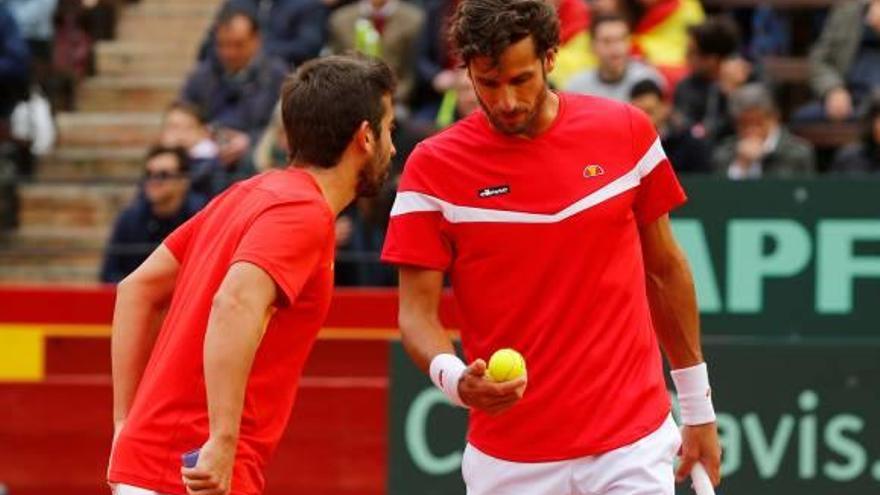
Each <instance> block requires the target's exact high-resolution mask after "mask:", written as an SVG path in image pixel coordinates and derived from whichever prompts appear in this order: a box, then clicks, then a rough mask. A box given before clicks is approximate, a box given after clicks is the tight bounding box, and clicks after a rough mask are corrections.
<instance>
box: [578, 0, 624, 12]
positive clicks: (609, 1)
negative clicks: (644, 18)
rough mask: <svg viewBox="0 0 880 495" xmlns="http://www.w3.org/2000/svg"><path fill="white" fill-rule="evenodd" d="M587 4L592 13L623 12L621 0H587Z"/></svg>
mask: <svg viewBox="0 0 880 495" xmlns="http://www.w3.org/2000/svg"><path fill="white" fill-rule="evenodd" d="M587 5H589V7H590V12H592V14H593V15H601V14H623V13H624V9H623V6H622V5H621V0H589V1H588V2H587Z"/></svg>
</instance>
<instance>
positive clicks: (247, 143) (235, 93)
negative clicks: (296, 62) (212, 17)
mask: <svg viewBox="0 0 880 495" xmlns="http://www.w3.org/2000/svg"><path fill="white" fill-rule="evenodd" d="M260 46H261V38H260V30H259V26H258V25H257V21H256V19H255V18H254V17H253V16H252V15H250V14H249V13H248V12H246V11H243V10H236V9H229V10H225V11H223V12H221V14H220V16H219V18H218V20H217V35H216V49H217V60H214V59H212V58H211V57H208V58H206V59H205V60H204V61H202V62H201V63H200V64H199V65H198V67H197V68H196V69H195V71H194V72H193V73H192V75H190V77H189V80H188V81H187V82H186V85H185V86H184V88H183V91H182V93H181V95H180V99H181V100H182V101H185V102H187V103H190V104H192V105H195V106H196V107H198V108H200V109H201V110H202V112H203V115H204V117H205V120H207V121H208V123H209V124H210V126H211V127H212V128H213V129H214V133H215V135H214V138H215V140H216V141H217V143H218V145H219V147H220V149H219V152H220V155H219V156H220V162H221V163H222V164H223V165H224V166H225V167H226V168H227V170H228V171H229V173H231V174H237V175H242V176H246V175H247V174H248V173H250V172H251V171H252V170H253V165H252V164H250V163H249V159H248V156H249V154H250V152H251V148H252V147H253V146H254V145H255V144H256V142H257V140H258V139H259V138H260V136H261V135H262V133H263V130H264V129H265V128H266V126H267V125H268V123H269V120H270V119H271V118H272V111H273V109H274V108H275V103H276V102H277V100H278V95H279V94H280V91H281V84H282V83H283V81H284V77H285V75H286V73H287V68H286V66H285V64H284V62H282V61H280V60H277V59H274V58H271V57H268V56H265V55H263V54H262V53H261V51H260Z"/></svg>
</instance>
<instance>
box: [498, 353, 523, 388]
mask: <svg viewBox="0 0 880 495" xmlns="http://www.w3.org/2000/svg"><path fill="white" fill-rule="evenodd" d="M525 372H526V360H525V359H523V357H522V354H520V353H518V352H516V351H514V350H513V349H498V350H497V351H495V353H494V354H492V357H491V358H489V378H491V379H492V380H493V381H496V382H506V381H510V380H515V379H517V378H519V377H521V376H522V375H523V373H525Z"/></svg>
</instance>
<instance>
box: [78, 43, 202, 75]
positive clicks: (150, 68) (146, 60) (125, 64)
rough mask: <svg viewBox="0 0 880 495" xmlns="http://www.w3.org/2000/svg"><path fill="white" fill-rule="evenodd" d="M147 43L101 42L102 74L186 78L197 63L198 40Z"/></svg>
mask: <svg viewBox="0 0 880 495" xmlns="http://www.w3.org/2000/svg"><path fill="white" fill-rule="evenodd" d="M164 41H165V42H163V43H155V42H147V41H111V42H101V43H99V44H98V45H97V47H96V53H95V56H96V61H97V66H98V73H99V74H101V75H102V76H126V75H143V76H177V77H183V76H185V75H186V74H187V73H188V72H189V71H191V70H192V68H193V67H194V66H195V64H196V52H197V45H198V41H193V42H189V41H186V40H176V38H175V41H179V42H175V43H168V41H169V40H164Z"/></svg>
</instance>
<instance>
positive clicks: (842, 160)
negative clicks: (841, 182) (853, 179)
mask: <svg viewBox="0 0 880 495" xmlns="http://www.w3.org/2000/svg"><path fill="white" fill-rule="evenodd" d="M831 171H832V172H833V173H835V174H841V175H856V176H858V175H867V174H880V146H877V145H873V146H870V145H867V144H865V143H855V144H851V145H849V146H846V147H844V148H841V150H840V151H838V152H837V156H836V157H834V162H833V163H832V164H831Z"/></svg>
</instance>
